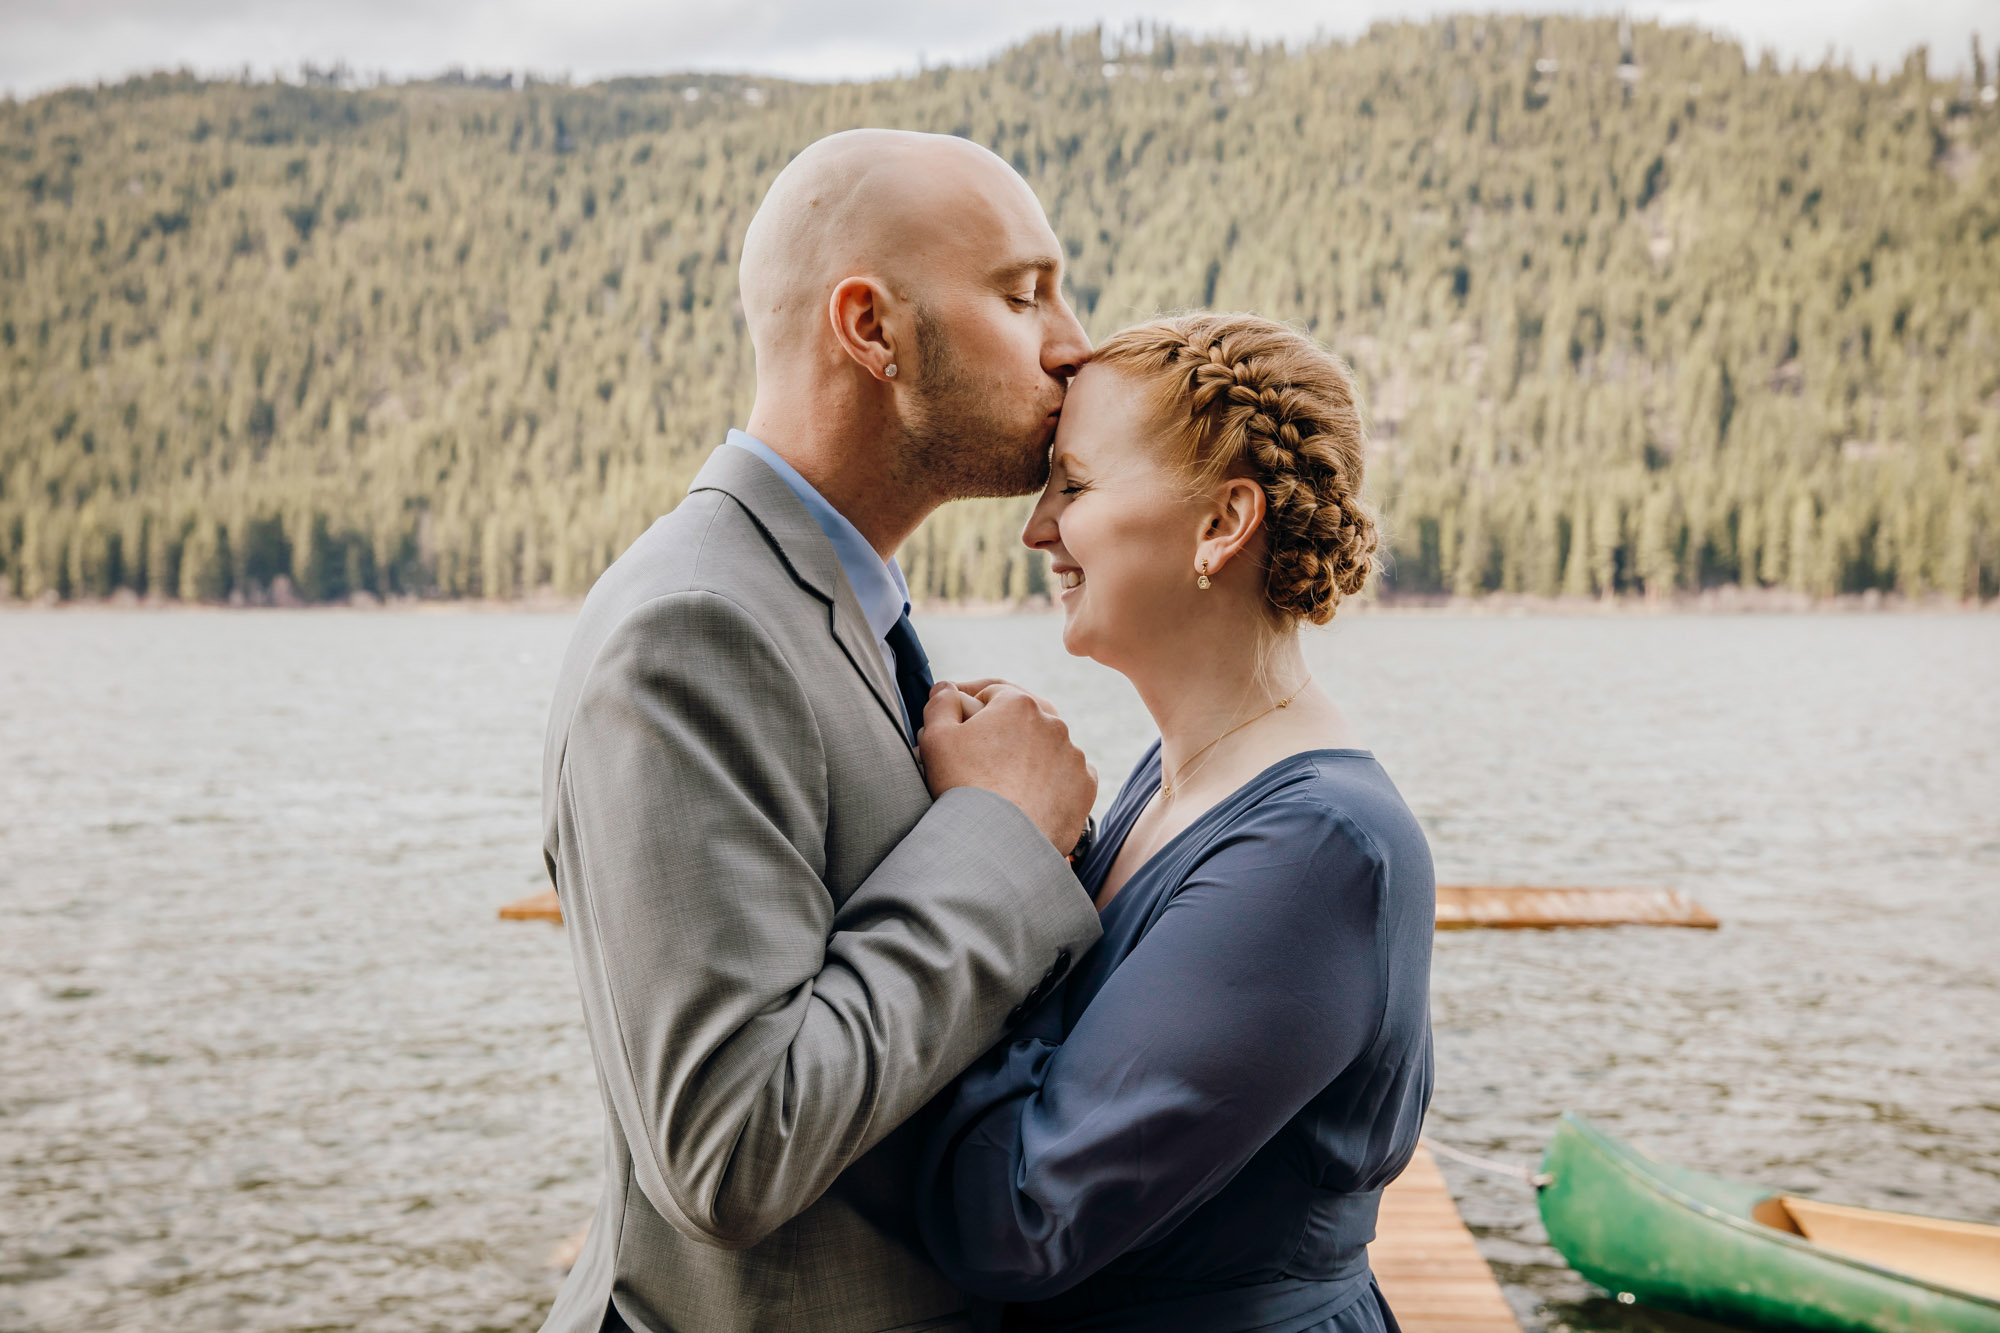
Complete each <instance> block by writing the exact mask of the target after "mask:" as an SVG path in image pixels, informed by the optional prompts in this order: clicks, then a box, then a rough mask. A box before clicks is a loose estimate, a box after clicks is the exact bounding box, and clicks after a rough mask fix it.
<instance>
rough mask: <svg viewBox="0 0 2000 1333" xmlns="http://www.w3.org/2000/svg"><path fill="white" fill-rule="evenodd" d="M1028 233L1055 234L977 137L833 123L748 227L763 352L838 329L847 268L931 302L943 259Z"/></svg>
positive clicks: (750, 288)
mask: <svg viewBox="0 0 2000 1333" xmlns="http://www.w3.org/2000/svg"><path fill="white" fill-rule="evenodd" d="M1024 238H1032V239H1029V242H1028V248H1029V249H1031V250H1039V251H1047V250H1051V249H1053V247H1054V244H1055V238H1054V236H1053V235H1052V234H1051V233H1049V230H1048V223H1047V220H1046V219H1045V218H1044V217H1043V214H1042V208H1041V204H1040V202H1039V201H1037V200H1036V198H1035V195H1034V192H1033V191H1032V190H1030V189H1029V188H1028V185H1027V182H1025V181H1023V180H1022V179H1021V178H1020V176H1019V175H1017V174H1016V173H1015V171H1014V170H1013V168H1012V167H1010V166H1008V165H1007V164H1006V163H1005V162H1004V161H1002V160H1001V159H1000V158H999V157H997V156H996V155H994V154H993V153H991V152H989V151H988V150H987V149H985V148H983V147H981V146H979V145H978V144H975V143H970V142H968V141H966V140H964V139H960V138H956V137H954V136H952V135H946V134H916V133H911V132H908V131H903V130H848V131H846V132H844V133H840V134H833V135H829V136H828V137H826V138H824V139H821V140H819V141H818V142H817V143H814V144H812V145H811V146H809V147H808V148H806V149H805V151H804V152H802V153H800V154H799V155H798V156H797V157H795V158H793V159H792V161H791V162H790V163H789V164H788V165H787V166H786V167H785V169H784V170H783V171H781V172H779V173H778V178H777V179H776V180H775V181H773V182H772V183H771V188H770V191H769V192H768V193H767V194H766V195H765V196H764V202H763V203H762V204H761V205H759V207H758V209H757V215H756V216H755V217H754V218H752V219H751V222H750V229H749V232H748V233H747V234H746V235H745V236H744V238H743V255H742V263H741V266H740V269H739V272H738V285H739V289H740V291H741V293H742V299H743V313H744V318H745V320H746V322H747V323H748V325H749V329H750V339H751V342H752V344H753V345H754V346H755V348H756V350H757V357H758V360H759V361H760V362H768V361H770V360H772V359H776V358H780V357H783V356H785V355H786V354H787V353H790V352H795V351H803V350H806V349H807V348H810V347H812V346H815V345H824V344H825V343H826V342H828V341H830V339H829V337H828V330H827V301H828V297H829V295H830V294H831V293H832V291H833V289H834V287H835V286H836V285H838V284H839V283H840V282H842V281H843V280H844V279H847V278H850V277H867V278H873V279H876V280H879V281H880V282H881V283H883V285H884V286H886V287H887V288H888V289H889V290H890V291H891V292H892V293H894V294H895V295H896V296H898V297H900V298H903V299H906V300H910V301H913V302H915V303H917V304H920V305H921V304H922V303H923V302H924V301H925V299H926V290H927V288H928V287H929V286H930V285H931V281H930V279H931V277H932V276H933V274H934V273H936V272H937V271H939V270H944V271H954V270H959V269H962V268H963V267H964V266H966V265H977V264H979V263H982V262H988V261H991V260H992V259H993V258H995V257H996V253H997V252H996V249H995V247H996V246H1001V245H1006V244H1011V245H1012V246H1013V248H1016V249H1019V248H1021V246H1022V243H1023V240H1024ZM1038 243H1039V244H1038ZM1022 257H1023V258H1024V259H1034V260H1040V259H1048V260H1053V259H1054V256H1053V255H1052V254H1033V255H1024V256H1022Z"/></svg>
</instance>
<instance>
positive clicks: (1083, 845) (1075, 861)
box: [1069, 815, 1097, 869]
mask: <svg viewBox="0 0 2000 1333" xmlns="http://www.w3.org/2000/svg"><path fill="white" fill-rule="evenodd" d="M1096 845H1097V817H1096V816H1095V815H1092V816H1091V817H1090V818H1088V819H1086V820H1084V821H1083V836H1082V837H1081V838H1078V839H1077V840H1076V846H1075V847H1073V848H1071V849H1070V854H1069V864H1070V868H1071V869H1075V868H1076V867H1077V866H1080V865H1082V864H1083V862H1084V858H1085V857H1087V856H1089V855H1090V849H1091V848H1092V847H1095V846H1096Z"/></svg>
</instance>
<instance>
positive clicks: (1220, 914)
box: [918, 793, 1429, 1301]
mask: <svg viewBox="0 0 2000 1333" xmlns="http://www.w3.org/2000/svg"><path fill="white" fill-rule="evenodd" d="M1425 869H1426V871H1427V870H1428V867H1427V865H1426V867H1425ZM1387 883H1388V875H1387V873H1386V871H1385V857H1384V854H1383V852H1382V850H1381V849H1379V848H1378V847H1377V845H1376V843H1375V842H1374V841H1373V840H1372V839H1371V837H1370V836H1369V833H1368V832H1367V830H1366V829H1364V828H1363V827H1361V826H1360V825H1358V824H1357V823H1356V822H1354V821H1353V820H1352V819H1350V818H1348V817H1347V816H1345V815H1343V814H1342V813H1340V812H1338V811H1336V810H1334V809H1332V808H1329V807H1328V806H1327V805H1325V804H1323V803H1321V802H1320V801H1318V800H1315V799H1312V798H1311V797H1310V796H1294V795H1292V794H1289V793H1288V794H1285V795H1283V796H1280V797H1278V798H1277V799H1274V800H1269V801H1265V802H1262V803H1260V804H1258V805H1257V806H1256V807H1255V808H1254V809H1252V810H1251V811H1249V812H1248V814H1247V815H1246V816H1245V817H1244V818H1242V819H1240V820H1238V821H1237V822H1235V823H1234V824H1233V825H1232V826H1231V827H1230V829H1229V832H1228V833H1227V835H1225V836H1224V837H1222V838H1221V839H1218V840H1217V841H1216V842H1215V843H1214V844H1213V845H1212V846H1211V847H1209V848H1207V849H1206V851H1205V853H1204V855H1203V856H1202V857H1201V859H1200V860H1199V861H1198V862H1197V863H1196V864H1195V865H1194V866H1192V868H1191V869H1190V870H1189V872H1188V873H1187V874H1186V876H1185V878H1184V879H1183V880H1182V882H1181V883H1180V885H1179V886H1178V887H1177V888H1176V889H1175V890H1174V892H1173V893H1172V894H1171V896H1170V897H1168V898H1166V900H1165V902H1164V905H1162V906H1155V907H1154V908H1152V909H1151V910H1153V911H1154V912H1156V913H1157V919H1155V920H1153V921H1151V922H1150V923H1149V924H1148V925H1147V926H1146V927H1145V933H1144V935H1143V938H1141V939H1140V940H1139V942H1138V944H1137V945H1136V947H1135V948H1134V949H1133V951H1132V952H1131V954H1130V955H1129V956H1128V957H1126V958H1125V959H1124V960H1123V961H1122V962H1120V963H1119V964H1118V965H1117V968H1116V971H1115V972H1113V973H1111V974H1110V976H1109V977H1108V979H1107V980H1106V981H1105V982H1104V984H1103V987H1102V989H1101V990H1099V991H1098V992H1097V994H1096V995H1095V996H1094V997H1093V998H1092V999H1091V1000H1090V1002H1089V1004H1088V1005H1087V1007H1085V1008H1083V1010H1082V1012H1081V1013H1067V1014H1066V1011H1065V998H1066V997H1065V994H1064V992H1063V991H1058V992H1057V993H1056V995H1054V996H1053V997H1051V999H1050V1000H1049V1001H1048V1002H1047V1003H1046V1004H1045V1005H1044V1006H1043V1007H1042V1009H1041V1010H1040V1011H1038V1012H1037V1013H1036V1014H1034V1015H1033V1016H1032V1017H1030V1018H1029V1020H1028V1021H1027V1022H1026V1023H1025V1024H1024V1025H1023V1026H1022V1027H1021V1028H1020V1029H1017V1031H1016V1032H1015V1033H1014V1035H1013V1036H1012V1037H1011V1038H1010V1039H1009V1040H1008V1041H1007V1042H1005V1043H1003V1044H1002V1045H1001V1046H999V1047H997V1048H995V1049H994V1050H993V1051H991V1052H989V1053H988V1055H987V1056H986V1057H984V1058H983V1059H982V1060H981V1061H980V1062H979V1063H977V1064H975V1065H974V1066H973V1067H972V1069H971V1070H969V1071H968V1072H967V1073H966V1075H965V1076H964V1077H963V1078H962V1079H961V1080H960V1082H959V1083H958V1084H957V1085H956V1087H955V1089H954V1090H953V1091H952V1092H951V1093H950V1094H949V1095H948V1102H947V1104H946V1105H945V1106H944V1107H943V1111H942V1117H941V1119H940V1120H939V1121H938V1122H937V1124H936V1127H935V1128H934V1129H933V1131H932V1134H931V1138H930V1141H929V1144H928V1149H927V1153H926V1157H925V1165H924V1172H923V1175H922V1177H921V1178H920V1187H919V1197H918V1207H919V1222H920V1226H921V1228H922V1232H923V1237H924V1240H925V1242H926V1243H927V1245H928V1246H929V1248H930V1251H931V1254H932V1256H933V1257H934V1258H935V1259H936V1261H937V1262H938V1264H939V1266H940V1267H941V1268H942V1269H943V1270H944V1272H945V1273H946V1274H947V1275H948V1276H949V1277H950V1278H951V1279H952V1280H953V1281H955V1282H957V1283H958V1284H959V1285H961V1286H962V1287H964V1288H965V1289H966V1290H968V1291H970V1292H972V1293H974V1294H976V1295H979V1296H983V1297H985V1298H988V1299H992V1300H1002V1301H1038V1300H1044V1299H1046V1298H1048V1297H1050V1296H1053V1295H1055V1294H1057V1293H1060V1292H1063V1291H1065V1290H1066V1289H1068V1288H1070V1287H1072V1286H1074V1285H1075V1284H1077V1283H1078V1282H1081V1281H1083V1280H1084V1279H1085V1278H1087V1277H1089V1276H1090V1275H1091V1274H1093V1273H1095V1272H1097V1271H1098V1270H1099V1269H1100V1268H1102V1267H1103V1266H1104V1265H1105V1264H1107V1263H1109V1262H1111V1261H1112V1260H1114V1259H1116V1258H1117V1257H1118V1256H1120V1255H1122V1254H1126V1253H1127V1252H1129V1251H1132V1250H1134V1249H1137V1248H1139V1247H1142V1246H1145V1245H1147V1244H1148V1243H1150V1242H1151V1241H1153V1240H1155V1239H1157V1238H1159V1237H1161V1236H1164V1235H1165V1234H1166V1233H1168V1232H1169V1231H1171V1230H1172V1229H1173V1228H1174V1227H1175V1226H1177V1225H1178V1224H1180V1223H1181V1222H1182V1221H1183V1220H1184V1219H1186V1218H1187V1217H1188V1216H1189V1215H1190V1214H1191V1213H1192V1212H1193V1211H1194V1210H1195V1209H1197V1208H1199V1207H1200V1206H1201V1205H1202V1204H1203V1203H1204V1202H1205V1201H1207V1200H1208V1199H1210V1198H1212V1197H1213V1196H1214V1195H1215V1194H1216V1193H1217V1192H1218V1191H1219V1190H1221V1189H1222V1188H1223V1187H1224V1186H1225V1185H1227V1184H1228V1182H1229V1181H1230V1179H1231V1178H1232V1177H1233V1176H1234V1175H1235V1174H1236V1173H1237V1172H1238V1171H1239V1170H1240V1169H1241V1168H1242V1167H1243V1165H1244V1163H1245V1162H1246V1161H1248V1160H1249V1158H1250V1157H1251V1156H1252V1154H1254V1153H1255V1152H1257V1150H1258V1149H1259V1148H1261V1147H1262V1146H1263V1145H1264V1144H1265V1143H1267V1142H1268V1141H1269V1140H1270V1139H1271V1138H1272V1136H1273V1135H1274V1134H1276V1133H1277V1132H1278V1131H1279V1130H1280V1129H1281V1128H1282V1127H1283V1126H1284V1125H1285V1123H1286V1122H1287V1121H1288V1120H1290V1119H1291V1118H1292V1117H1293V1116H1294V1115H1296V1114H1297V1113H1298V1112H1299V1111H1300V1109H1301V1108H1302V1107H1304V1106H1305V1105H1306V1104H1307V1102H1308V1101H1309V1100H1311V1099H1312V1098H1314V1097H1315V1096H1316V1095H1317V1094H1319V1093H1320V1092H1321V1091H1322V1090H1323V1089H1325V1088H1327V1086H1328V1084H1329V1083H1330V1082H1332V1081H1333V1080H1334V1079H1335V1078H1336V1077H1338V1076H1339V1075H1340V1074H1341V1072H1342V1071H1343V1070H1345V1069H1347V1068H1348V1067H1349V1066H1350V1064H1352V1063H1353V1062H1355V1061H1356V1060H1357V1059H1359V1058H1360V1057H1362V1056H1363V1055H1364V1053H1366V1052H1368V1051H1369V1050H1370V1049H1371V1046H1372V1044H1374V1043H1375V1042H1376V1040H1377V1038H1378V1035H1379V1034H1380V1032H1381V1031H1382V1026H1383V1018H1384V1012H1385V1006H1386V1003H1387V996H1388V993H1389V985H1388V981H1387V977H1388V969H1389V966H1390V958H1389V956H1388V954H1389V948H1388V941H1387V940H1386V938H1385V932H1384V930H1383V926H1382V923H1383V895H1384V893H1385V889H1386V886H1387ZM1116 908H1117V904H1116V903H1115V902H1114V904H1113V908H1112V909H1111V910H1116ZM1428 933H1429V930H1428V923H1427V922H1426V928H1425V931H1424V934H1425V935H1426V937H1427V936H1428ZM1424 944H1425V948H1426V949H1427V948H1428V939H1427V938H1426V939H1425V941H1424ZM1072 1008H1073V1006H1072ZM1066 1025H1070V1026H1068V1030H1067V1034H1066V1035H1065V1026H1066ZM1364 1187H1366V1186H1364Z"/></svg>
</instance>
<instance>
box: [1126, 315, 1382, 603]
mask: <svg viewBox="0 0 2000 1333" xmlns="http://www.w3.org/2000/svg"><path fill="white" fill-rule="evenodd" d="M1090 363H1091V364H1092V365H1093V366H1109V367H1113V368H1116V369H1117V370H1119V371H1121V372H1122V373H1124V374H1126V375H1128V376H1131V377H1132V378H1133V379H1135V380H1137V381H1139V382H1140V383H1142V384H1145V385H1149V386H1151V387H1152V388H1153V389H1154V390H1155V403H1156V411H1157V414H1158V415H1157V421H1158V424H1159V426H1160V427H1161V428H1162V430H1163V434H1164V436H1165V440H1166V443H1167V444H1168V447H1169V448H1170V449H1171V450H1173V451H1174V453H1175V455H1176V456H1175V458H1174V460H1173V461H1174V462H1175V463H1177V464H1178V465H1179V466H1180V467H1181V468H1182V469H1183V470H1185V471H1186V472H1187V473H1188V475H1189V476H1190V478H1191V479H1192V480H1193V481H1194V483H1195V484H1196V485H1197V486H1207V485H1210V484H1212V483H1214V482H1216V481H1219V480H1221V479H1222V478H1224V477H1230V476H1240V477H1248V478H1252V479H1254V480H1255V481H1256V482H1257V483H1258V485H1260V486H1261V487H1263V490H1264V499H1265V504H1266V512H1265V516H1264V531H1265V535H1266V543H1267V550H1266V554H1265V580H1264V590H1265V593H1266V595H1267V596H1268V597H1269V599H1270V604H1271V609H1272V610H1273V612H1275V613H1276V614H1277V615H1278V616H1279V617H1280V618H1281V619H1282V620H1284V621H1287V622H1293V621H1299V620H1303V621H1307V622H1309V623H1311V624H1314V625H1324V624H1325V623H1326V622H1327V621H1329V620H1331V619H1333V613H1334V608H1335V607H1337V606H1339V604H1340V599H1341V598H1343V597H1346V596H1348V595H1349V594H1351V593H1356V592H1359V591H1360V590H1361V587H1362V585H1363V584H1365V583H1366V582H1367V581H1368V576H1369V574H1370V573H1371V572H1373V570H1374V568H1375V548H1376V543H1377V536H1376V528H1375V515H1374V512H1373V511H1372V510H1371V509H1369V507H1368V506H1366V505H1364V504H1363V503H1361V466H1362V426H1361V413H1360V410H1359V409H1358V408H1357V407H1356V406H1355V402H1354V386H1353V384H1352V382H1351V381H1350V380H1349V379H1348V376H1347V368H1346V366H1344V365H1343V364H1342V363H1341V361H1340V359H1339V358H1338V357H1336V356H1334V355H1333V354H1332V353H1330V352H1328V351H1326V350H1325V349H1324V348H1322V347H1321V346H1320V345H1319V344H1318V343H1316V342H1314V341H1313V340H1312V339H1311V338H1309V337H1307V336H1306V335H1305V334H1303V333H1298V332H1295V331H1294V330H1292V329H1289V328H1286V327H1285V326H1284V325H1282V324H1279V323H1276V322H1274V321H1272V320H1268V319H1263V318H1260V317H1259V316H1256V315H1241V314H1231V315H1218V314H1207V313H1197V314H1187V315H1174V316H1171V317H1168V318H1165V319H1156V320H1150V321H1148V322H1147V323H1144V324H1136V325H1134V326H1132V327H1131V328H1129V329H1124V330H1122V331H1120V332H1118V333H1116V334H1114V335H1112V337H1111V338H1110V339H1108V340H1107V341H1106V342H1105V343H1104V345H1103V346H1101V347H1099V348H1098V349H1097V350H1096V351H1095V352H1093V353H1092V354H1091V358H1090Z"/></svg>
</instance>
